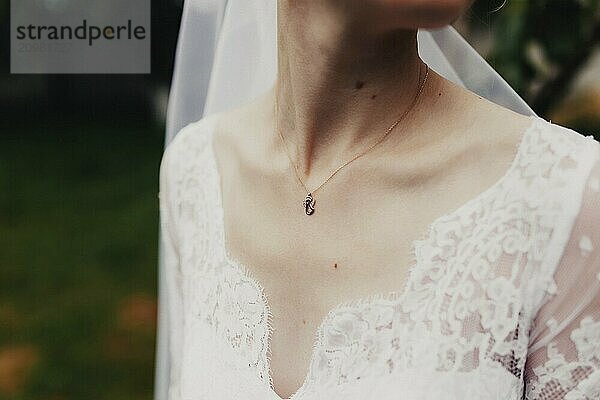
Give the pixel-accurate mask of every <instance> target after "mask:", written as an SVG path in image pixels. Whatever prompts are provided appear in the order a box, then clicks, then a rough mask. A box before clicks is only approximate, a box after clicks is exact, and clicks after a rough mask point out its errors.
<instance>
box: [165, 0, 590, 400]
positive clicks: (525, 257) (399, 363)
mask: <svg viewBox="0 0 600 400" xmlns="http://www.w3.org/2000/svg"><path fill="white" fill-rule="evenodd" d="M230 3H231V4H229V5H228V7H229V9H228V11H227V13H228V14H227V13H226V16H228V17H229V18H234V17H235V15H236V12H235V9H236V3H237V2H235V1H234V2H230ZM247 3H252V2H247ZM258 3H260V4H262V5H261V6H258V5H256V6H255V5H252V4H250V5H248V4H245V5H241V4H237V7H238V14H237V15H242V14H243V13H242V12H241V11H240V10H243V9H244V7H250V8H252V7H256V9H260V8H261V7H263V8H271V9H274V8H275V7H276V12H277V20H276V35H277V36H276V38H277V48H276V50H277V51H276V70H277V73H276V78H275V79H274V81H273V82H272V85H270V86H268V87H267V89H266V90H264V91H262V92H260V94H259V95H257V96H254V97H253V98H252V99H249V100H248V101H244V102H241V101H238V100H235V99H233V100H230V101H229V107H226V106H225V105H224V103H223V102H222V104H221V109H220V110H215V111H214V112H207V113H205V116H204V117H203V118H201V119H199V120H198V121H196V122H193V123H190V124H187V125H186V126H185V127H184V128H183V129H181V130H180V131H179V133H178V134H177V136H176V137H175V139H174V140H173V141H172V142H171V144H170V145H169V146H168V147H167V149H166V151H165V154H164V157H163V161H162V164H161V181H160V206H161V209H160V211H161V228H162V245H163V246H164V247H163V268H164V273H165V278H164V279H165V280H164V287H165V288H166V289H165V292H164V293H165V294H164V297H165V298H164V299H163V301H164V302H165V306H164V309H163V313H166V316H165V315H161V317H163V318H166V320H165V321H166V322H164V324H165V328H164V329H165V332H164V333H162V334H165V335H168V340H167V341H166V342H163V343H166V344H164V345H165V348H166V349H167V350H166V351H167V352H168V355H167V356H166V358H165V359H164V360H162V361H161V360H160V358H159V362H158V368H159V370H158V372H159V374H158V375H157V376H158V377H159V379H161V378H160V377H161V376H162V377H163V378H162V379H163V382H162V383H161V382H160V381H159V382H157V383H158V384H159V388H160V385H161V384H162V385H164V387H165V388H166V390H165V391H164V393H163V394H160V393H158V394H157V398H160V399H168V400H179V399H186V400H187V399H190V400H191V399H194V400H200V399H211V400H212V399H218V400H227V399H245V400H258V399H261V400H265V399H270V400H281V399H292V398H293V399H295V400H297V399H306V400H316V399H328V400H333V399H379V400H384V399H400V398H402V399H415V400H416V399H457V400H458V399H460V400H465V399H467V400H468V399H503V400H509V399H511V400H512V399H515V400H516V399H521V398H527V399H536V400H542V399H544V400H558V399H565V400H566V399H570V400H574V399H600V229H599V228H598V227H599V226H600V212H599V211H598V210H599V208H598V207H599V206H600V188H599V186H600V144H599V143H598V142H596V141H595V140H593V139H592V138H591V137H584V136H582V135H580V134H578V133H576V132H574V131H571V130H568V129H566V128H563V127H560V126H558V125H555V124H552V123H550V122H547V121H545V120H543V119H541V118H539V117H536V116H534V115H523V114H522V113H517V112H515V111H511V110H509V109H508V108H505V107H503V106H500V105H498V104H496V103H495V102H492V101H490V100H488V99H486V98H484V97H482V96H481V95H478V94H476V93H474V91H471V90H468V88H465V86H466V85H461V84H458V83H456V80H454V81H453V80H451V79H449V78H448V76H444V75H443V74H441V73H438V72H436V70H435V68H434V65H432V66H430V65H429V63H428V62H427V61H426V60H424V59H423V58H422V57H421V55H420V53H423V52H424V49H423V48H421V47H420V46H419V47H418V46H417V44H418V42H419V40H418V35H417V29H421V28H423V29H430V28H438V27H443V26H445V25H447V24H449V23H450V22H452V21H453V20H455V19H456V18H457V17H458V16H459V15H460V14H461V13H462V12H464V11H465V9H466V8H467V7H468V6H469V4H470V3H471V1H468V0H446V1H434V0H368V1H366V0H319V1H309V0H304V1H299V0H278V1H277V2H276V4H275V2H274V1H273V2H257V4H258ZM269 4H270V5H269ZM240 18H241V17H240ZM273 21H274V20H273ZM232 23H233V24H235V22H232ZM223 24H224V26H225V27H226V25H225V22H223ZM229 28H231V29H233V32H234V33H235V29H244V28H245V26H244V25H243V24H242V25H239V26H233V28H232V26H231V25H230V26H229ZM222 29H225V28H222ZM221 32H223V31H221ZM222 34H223V35H225V34H224V33H222ZM237 37H238V40H240V37H241V38H242V39H243V36H241V35H238V36H237ZM221 40H226V38H222V39H221ZM238 44H239V43H238ZM419 44H421V42H419ZM221 45H222V43H221ZM238 47H239V48H238V50H239V51H240V52H244V51H245V49H244V48H243V46H238ZM180 51H181V44H180ZM222 54H223V53H221V56H222V58H221V62H222V63H227V60H228V58H227V57H228V56H231V54H225V55H224V56H223V55H222ZM215 58H216V59H218V55H217V56H215ZM231 60H233V58H231ZM231 60H230V61H229V64H226V65H225V64H223V65H225V66H224V67H223V68H225V69H228V70H232V69H235V68H238V70H239V71H243V68H244V67H243V66H241V65H236V64H235V63H234V62H233V61H231ZM180 62H181V61H180ZM214 65H215V67H214V68H215V71H216V68H217V67H218V66H219V63H218V62H215V64H214ZM438 65H439V63H438ZM249 68H250V67H249ZM215 71H213V74H218V73H219V71H216V72H215ZM263 72H264V71H263ZM256 73H257V74H261V71H256ZM180 79H181V78H180ZM212 79H216V78H215V77H214V76H213V77H212ZM250 79H252V77H250ZM238 81H240V82H241V85H243V84H244V83H243V79H238ZM265 81H268V79H265ZM191 82H192V81H190V82H189V83H191ZM232 82H236V81H235V80H234V81H232ZM189 83H188V84H189ZM179 84H181V82H179ZM211 84H213V83H211ZM184 85H185V83H184ZM217 88H218V85H217V86H214V84H213V86H212V87H211V88H210V89H209V94H210V93H211V91H212V93H213V94H214V96H213V97H214V98H219V96H220V95H222V93H218V90H217ZM221 88H222V89H223V90H224V91H228V93H229V94H230V96H231V94H235V93H236V90H239V92H240V93H242V92H246V91H247V89H245V88H244V87H243V86H240V87H234V86H231V84H229V85H228V84H227V83H223V84H222V85H221ZM240 96H241V94H240ZM486 97H488V98H492V99H493V94H492V95H490V96H486ZM220 98H221V99H222V98H223V96H221V97H220ZM209 100H210V99H209ZM173 101H174V100H172V102H173ZM520 104H521V103H519V99H518V98H517V97H516V95H513V105H514V107H512V108H513V109H519V110H526V109H527V108H526V106H523V105H522V104H521V105H520ZM505 105H506V104H505ZM171 107H173V103H172V105H171ZM519 107H520V108H519ZM214 108H218V107H214ZM525 112H526V111H525ZM161 329H162V328H161ZM159 357H160V354H159ZM164 363H166V364H168V365H169V369H168V373H167V372H165V371H166V368H167V367H165V366H164ZM161 373H162V375H161ZM167 375H168V377H167ZM165 379H166V380H165ZM159 392H160V390H159Z"/></svg>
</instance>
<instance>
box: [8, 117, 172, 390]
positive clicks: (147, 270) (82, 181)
mask: <svg viewBox="0 0 600 400" xmlns="http://www.w3.org/2000/svg"><path fill="white" fill-rule="evenodd" d="M0 129H1V130H0V363H1V358H2V351H3V350H6V349H11V348H16V347H19V346H26V347H28V348H33V349H34V352H35V354H37V356H36V357H35V362H31V363H30V364H31V368H29V369H28V370H27V371H28V372H27V373H25V374H20V375H24V381H23V383H22V384H19V385H17V386H18V389H16V390H15V389H12V390H10V391H6V390H5V391H2V389H1V388H2V371H1V370H0V399H2V400H4V399H7V400H37V399H44V400H47V399H61V400H62V399H64V400H71V399H81V400H84V399H85V400H94V399H107V400H108V399H111V400H120V399H127V400H131V399H150V398H151V397H152V390H153V373H154V371H153V362H154V325H153V323H152V322H151V321H150V322H148V320H149V318H148V317H147V311H146V314H145V315H146V317H145V320H144V321H145V322H144V321H142V322H140V323H139V324H138V325H135V324H130V323H127V321H125V322H123V318H125V319H127V317H121V318H120V317H119V315H120V312H122V308H123V304H124V303H125V304H126V303H127V302H128V299H129V301H130V302H133V303H135V304H138V303H140V301H137V302H136V300H135V299H142V300H143V301H141V304H142V305H141V307H142V309H144V307H145V309H146V310H147V309H148V308H150V310H153V308H152V305H153V302H154V301H155V291H156V266H157V240H158V198H157V192H158V167H159V163H160V157H161V154H162V140H163V136H162V129H161V128H160V127H156V126H152V125H150V124H148V123H141V122H139V121H138V122H135V121H130V122H128V123H124V122H119V121H117V122H110V123H105V124H101V123H93V122H92V123H90V121H84V120H82V121H71V122H68V123H65V122H64V121H63V122H59V121H45V122H35V123H30V122H27V121H23V122H19V123H15V122H14V121H13V122H12V123H10V124H9V123H7V122H3V123H2V126H0ZM132 296H134V297H132ZM132 299H133V300H132ZM141 318H142V319H143V318H144V317H143V315H142V317H141ZM134 322H135V321H134ZM1 368H2V364H0V369H1ZM5 369H6V366H5ZM4 374H5V375H6V372H4ZM17 375H19V374H17Z"/></svg>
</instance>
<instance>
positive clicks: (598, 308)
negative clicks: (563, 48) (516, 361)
mask: <svg viewBox="0 0 600 400" xmlns="http://www.w3.org/2000/svg"><path fill="white" fill-rule="evenodd" d="M596 144H597V143H596ZM598 147H600V146H597V148H598ZM598 153H599V155H600V150H598ZM581 199H582V201H581V207H580V210H579V213H578V215H577V217H576V219H575V222H574V225H573V228H572V231H571V236H570V237H569V241H568V243H567V246H566V248H565V251H564V252H563V254H562V257H561V260H560V262H559V265H558V267H557V269H556V271H555V273H554V281H553V282H552V284H551V285H550V287H549V288H547V293H546V296H545V298H544V302H543V303H542V306H541V308H540V309H539V310H538V312H537V314H536V316H535V319H534V324H533V327H532V330H531V334H530V342H529V349H528V357H527V361H526V368H525V392H526V394H525V398H526V399H529V400H588V399H589V400H592V399H595V400H598V399H600V161H598V157H596V161H595V164H594V166H593V168H592V169H591V171H590V172H589V176H588V177H587V178H586V184H585V187H584V189H583V196H582V198H581Z"/></svg>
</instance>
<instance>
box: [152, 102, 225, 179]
mask: <svg viewBox="0 0 600 400" xmlns="http://www.w3.org/2000/svg"><path fill="white" fill-rule="evenodd" d="M219 117H220V113H215V114H210V115H208V116H205V117H203V118H201V119H199V120H198V121H194V122H191V123H189V124H187V125H186V126H184V127H183V128H181V129H180V130H179V131H178V132H177V134H176V135H175V137H174V138H173V139H172V140H171V142H170V143H168V144H167V145H166V147H165V150H164V152H163V155H162V159H161V162H160V179H161V185H162V184H163V181H167V180H169V181H173V180H175V179H176V178H177V177H181V176H182V174H183V173H184V171H185V170H189V169H190V168H192V167H193V165H194V164H197V163H199V162H201V161H202V160H203V159H205V158H206V157H205V156H206V151H208V150H210V148H209V147H208V146H209V145H210V144H211V138H212V136H213V132H214V130H215V129H216V124H217V122H218V120H219Z"/></svg>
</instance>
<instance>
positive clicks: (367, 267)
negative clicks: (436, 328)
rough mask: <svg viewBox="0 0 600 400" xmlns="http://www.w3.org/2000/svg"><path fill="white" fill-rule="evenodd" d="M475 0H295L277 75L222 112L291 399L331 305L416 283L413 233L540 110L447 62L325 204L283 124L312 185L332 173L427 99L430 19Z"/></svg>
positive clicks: (465, 193)
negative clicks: (473, 88)
mask: <svg viewBox="0 0 600 400" xmlns="http://www.w3.org/2000/svg"><path fill="white" fill-rule="evenodd" d="M470 3H471V2H470V1H467V0H368V1H366V0H319V1H317V0H312V1H309V0H303V1H299V0H279V1H278V24H279V26H278V35H279V53H278V63H279V75H278V77H277V81H276V84H275V85H274V86H273V88H272V89H271V90H269V91H268V92H267V93H265V94H264V95H262V96H261V97H260V98H258V99H257V100H255V101H253V102H251V103H249V104H247V105H245V106H243V107H240V108H238V109H235V110H232V111H229V112H227V113H225V114H223V116H222V118H220V119H219V126H218V128H217V131H216V135H215V138H214V139H215V140H214V142H213V146H214V150H215V154H216V157H217V161H218V167H219V171H220V174H221V179H222V190H223V193H222V194H223V202H224V203H223V205H224V215H225V236H226V240H227V242H226V246H227V249H228V251H229V253H230V255H231V256H232V257H234V258H235V259H236V260H237V261H238V262H241V263H243V264H245V265H246V267H248V269H249V270H250V272H251V274H252V275H253V277H254V278H255V279H256V280H257V281H259V282H260V284H261V285H262V287H263V288H264V291H265V294H266V295H267V298H268V302H269V306H270V309H271V313H272V316H273V320H272V327H273V333H272V336H271V342H270V350H271V352H270V354H271V357H270V358H271V376H272V378H273V385H274V388H275V391H276V393H277V394H278V395H279V396H280V397H282V398H288V397H289V396H290V395H292V394H293V393H294V392H296V390H298V388H299V387H300V386H301V385H302V383H303V381H304V379H305V377H306V374H307V371H308V366H309V361H310V357H311V354H312V346H313V343H314V340H315V332H316V330H317V328H318V325H319V324H320V323H321V321H322V320H323V318H324V317H325V315H326V314H327V312H328V311H329V310H331V309H332V308H334V307H335V306H336V305H338V304H340V303H343V302H347V301H349V300H354V299H361V298H365V297H368V296H370V295H374V294H381V293H388V292H397V291H401V290H402V289H403V288H404V284H405V282H406V278H407V274H408V270H409V268H410V267H411V265H412V263H413V261H414V260H413V254H412V242H413V241H414V240H416V239H419V238H422V237H423V235H425V234H426V233H427V231H428V227H429V225H430V224H431V222H432V221H433V220H435V219H436V218H437V217H439V216H441V215H444V214H446V213H449V212H452V211H454V210H455V209H457V208H458V207H459V206H461V205H462V204H464V203H465V202H466V201H468V200H470V199H471V198H473V197H475V196H477V195H478V194H480V193H481V192H483V191H484V190H485V189H487V188H488V187H490V186H491V185H493V184H494V183H495V182H496V181H497V180H498V179H499V178H500V177H501V176H502V175H503V174H504V173H505V171H506V170H507V168H508V167H509V165H510V163H511V162H512V160H513V158H514V154H515V151H516V147H517V145H518V143H519V140H520V139H521V137H522V134H523V132H524V131H525V130H526V129H527V127H528V126H529V125H530V123H531V119H529V118H528V117H524V116H521V115H519V114H516V113H513V112H511V111H508V110H506V109H504V108H501V107H499V106H497V105H494V104H492V103H490V102H488V101H487V100H484V99H482V98H480V97H478V96H476V95H474V94H472V93H471V92H468V91H466V90H464V89H462V88H460V87H457V86H455V85H453V84H452V83H451V82H449V81H447V80H445V79H443V78H442V77H441V76H439V75H437V74H436V73H435V72H433V71H431V72H430V74H429V79H428V81H427V84H426V86H425V88H424V91H423V94H422V96H421V97H420V99H419V101H418V102H417V104H416V107H415V108H414V109H413V110H412V111H411V112H410V113H409V114H408V116H407V118H406V119H404V120H403V121H402V123H400V124H399V125H398V127H397V128H396V129H395V130H394V131H393V132H392V133H391V134H390V135H389V136H388V137H387V138H386V140H384V141H383V142H382V143H381V144H380V145H379V146H377V147H375V148H374V149H373V150H372V151H370V152H368V153H367V154H366V155H365V156H363V157H361V158H359V159H357V160H356V161H354V162H352V163H350V164H349V165H348V166H346V167H345V168H344V169H342V170H341V171H340V172H339V173H338V174H337V175H335V176H334V177H333V178H332V179H331V180H330V181H329V182H328V183H326V184H325V185H324V186H323V187H321V188H320V189H319V190H318V191H316V193H314V197H315V199H316V210H315V213H314V214H313V215H311V216H307V215H306V214H305V212H304V208H303V206H302V201H303V199H304V197H305V195H306V192H305V191H304V189H303V187H302V186H301V185H300V183H299V182H298V181H297V178H296V177H295V175H294V169H293V167H292V166H291V164H290V160H289V159H288V157H287V156H286V153H285V149H284V147H283V145H282V142H281V139H280V138H279V136H278V134H277V133H276V130H275V129H276V126H279V128H280V129H281V132H282V134H283V136H284V137H285V139H286V142H287V144H288V149H289V150H290V155H291V157H292V160H293V162H294V163H295V164H296V165H297V166H298V169H299V171H300V174H301V178H302V180H303V181H304V183H305V184H306V186H307V187H308V188H314V187H316V186H318V185H319V184H321V182H322V181H323V180H324V179H326V178H327V177H328V176H329V175H330V174H331V173H332V172H333V171H334V170H335V169H336V168H337V167H338V166H339V165H341V164H342V163H344V162H345V161H347V160H348V159H350V158H352V157H353V156H354V155H355V154H357V153H359V152H361V151H362V150H364V149H366V148H367V147H369V146H370V145H371V144H372V143H374V142H375V141H377V140H378V139H379V138H380V137H381V136H382V135H383V134H384V133H385V130H386V129H387V127H388V126H389V125H391V124H392V123H393V122H394V120H395V119H396V118H397V117H398V116H400V114H401V113H402V111H403V110H405V109H406V108H407V107H408V105H409V104H410V102H411V101H412V100H413V98H414V95H415V94H416V91H417V87H418V82H417V76H418V70H417V68H418V65H419V62H420V60H419V58H418V55H417V51H416V29H417V28H419V27H429V28H431V27H437V26H443V25H446V24H448V23H451V22H452V21H453V20H454V19H456V17H457V16H458V15H460V13H461V12H463V11H465V9H466V8H468V6H469V5H470ZM276 98H277V99H278V104H279V106H278V107H277V110H278V112H277V113H276V114H275V113H273V110H274V109H275V108H276V107H275V99H276ZM275 115H276V116H275Z"/></svg>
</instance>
